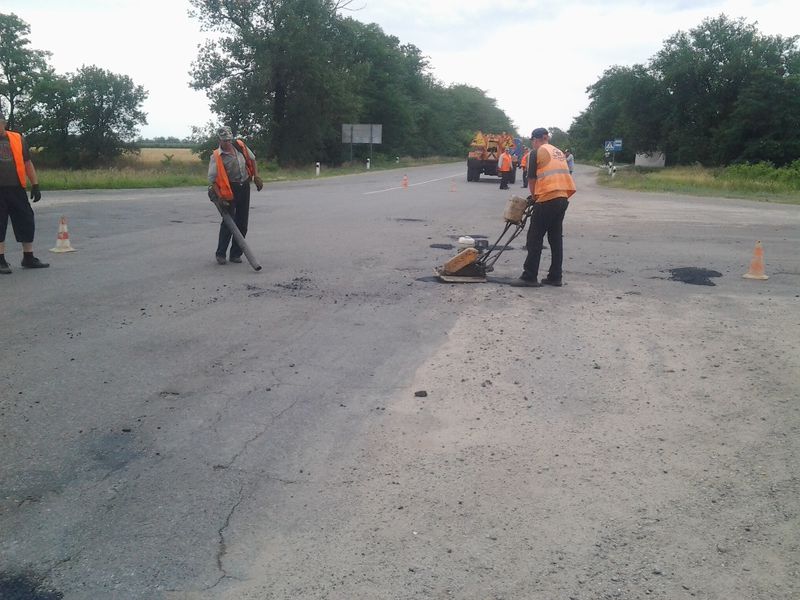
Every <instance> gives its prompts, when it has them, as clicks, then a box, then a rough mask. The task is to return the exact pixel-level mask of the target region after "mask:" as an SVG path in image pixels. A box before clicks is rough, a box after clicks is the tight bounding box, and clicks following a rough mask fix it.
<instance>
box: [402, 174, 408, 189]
mask: <svg viewBox="0 0 800 600" xmlns="http://www.w3.org/2000/svg"><path fill="white" fill-rule="evenodd" d="M403 189H404V190H407V189H408V175H403Z"/></svg>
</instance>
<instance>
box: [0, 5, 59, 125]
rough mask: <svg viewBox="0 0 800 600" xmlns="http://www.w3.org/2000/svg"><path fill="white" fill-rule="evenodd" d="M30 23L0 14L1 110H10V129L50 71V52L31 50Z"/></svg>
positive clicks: (8, 118)
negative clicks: (39, 83)
mask: <svg viewBox="0 0 800 600" xmlns="http://www.w3.org/2000/svg"><path fill="white" fill-rule="evenodd" d="M30 31H31V29H30V27H29V26H28V24H27V23H26V22H25V21H23V20H22V19H20V18H19V17H18V16H17V15H15V14H13V13H11V14H2V13H0V109H2V108H4V107H3V106H2V100H5V104H6V105H7V107H8V112H7V114H6V119H7V120H8V127H9V128H13V127H15V126H16V123H15V121H16V114H17V111H18V108H19V105H20V103H21V102H24V101H25V100H26V99H27V98H28V97H29V95H30V93H31V92H32V90H33V87H34V85H36V83H37V82H38V81H39V80H41V79H42V78H43V77H44V76H45V75H46V74H47V73H48V72H49V69H48V66H47V58H48V56H50V53H49V52H44V51H42V50H34V49H32V48H29V45H30V40H29V39H28V38H27V36H28V35H29V34H30Z"/></svg>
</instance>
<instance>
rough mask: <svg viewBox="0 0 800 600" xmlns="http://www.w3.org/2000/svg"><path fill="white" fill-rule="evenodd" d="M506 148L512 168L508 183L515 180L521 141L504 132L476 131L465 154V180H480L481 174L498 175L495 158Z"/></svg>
mask: <svg viewBox="0 0 800 600" xmlns="http://www.w3.org/2000/svg"><path fill="white" fill-rule="evenodd" d="M505 148H508V149H509V151H510V152H511V159H512V161H513V168H512V169H511V180H510V183H514V182H516V180H517V167H518V166H519V160H520V152H521V151H522V143H521V142H520V140H519V139H517V138H514V137H512V136H511V135H510V134H508V133H506V132H505V131H504V132H503V133H483V132H482V131H478V133H476V134H475V137H474V138H472V142H470V145H469V154H468V155H467V181H480V180H481V174H484V175H494V176H497V177H499V176H500V173H499V172H498V170H497V160H498V159H499V158H500V155H501V154H502V153H503V150H504V149H505Z"/></svg>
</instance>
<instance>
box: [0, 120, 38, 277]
mask: <svg viewBox="0 0 800 600" xmlns="http://www.w3.org/2000/svg"><path fill="white" fill-rule="evenodd" d="M1 111H2V109H0V273H2V274H4V275H8V274H10V273H11V267H10V266H9V265H8V263H7V262H6V231H7V229H8V220H9V218H10V219H11V225H12V226H13V228H14V236H15V237H16V239H17V241H18V242H19V243H21V244H22V263H21V264H22V267H23V268H24V269H43V268H46V267H49V266H50V265H49V264H48V263H43V262H42V261H40V260H39V259H38V258H36V257H35V256H34V255H33V234H34V232H35V230H36V222H35V220H34V217H33V208H31V203H30V202H29V201H28V193H27V191H26V186H27V183H28V181H30V182H31V200H33V201H34V202H38V201H39V200H41V199H42V192H40V191H39V179H38V177H37V175H36V169H35V168H34V166H33V162H31V152H30V149H29V148H28V144H27V142H26V141H25V138H23V137H22V134H20V133H17V132H16V131H8V130H7V129H6V118H5V116H4V115H3V113H2V112H1Z"/></svg>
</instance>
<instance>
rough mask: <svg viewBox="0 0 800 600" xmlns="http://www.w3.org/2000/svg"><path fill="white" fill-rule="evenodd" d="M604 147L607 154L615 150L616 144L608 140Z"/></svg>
mask: <svg viewBox="0 0 800 600" xmlns="http://www.w3.org/2000/svg"><path fill="white" fill-rule="evenodd" d="M603 147H605V149H606V152H611V151H612V150H613V149H614V142H613V141H611V140H606V141H605V143H604V144H603Z"/></svg>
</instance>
